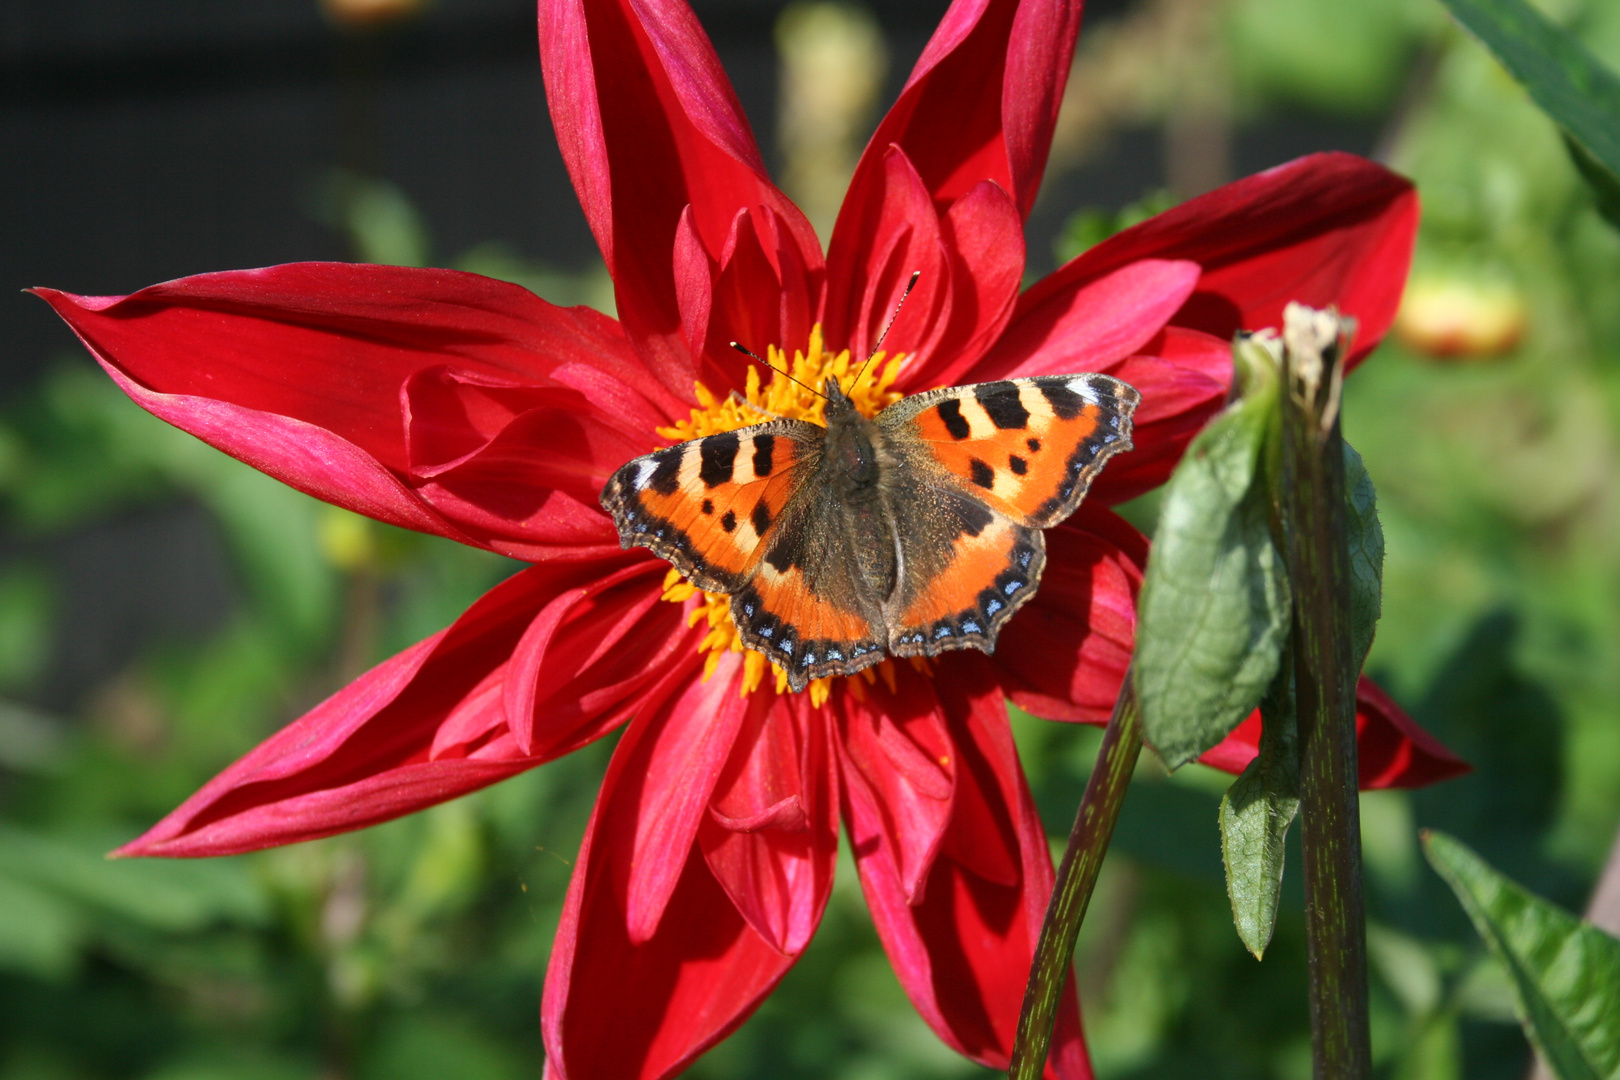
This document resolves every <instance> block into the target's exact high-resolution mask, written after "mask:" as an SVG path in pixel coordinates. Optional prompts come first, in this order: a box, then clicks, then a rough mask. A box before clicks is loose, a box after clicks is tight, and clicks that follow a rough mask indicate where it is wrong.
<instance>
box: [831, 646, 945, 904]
mask: <svg viewBox="0 0 1620 1080" xmlns="http://www.w3.org/2000/svg"><path fill="white" fill-rule="evenodd" d="M893 670H894V672H895V673H896V676H897V678H896V687H897V689H896V690H895V691H893V692H891V691H890V690H889V689H888V688H887V686H885V685H884V684H883V683H882V682H878V683H874V684H872V685H870V686H867V687H865V688H864V691H863V693H864V698H865V700H861V699H860V698H856V697H855V696H854V694H853V692H851V693H849V694H848V695H847V696H846V697H845V699H844V704H843V708H842V709H841V710H840V712H841V715H840V717H839V720H840V728H839V734H840V737H841V738H840V743H841V749H842V751H843V757H842V760H843V766H844V772H845V776H846V786H849V785H857V786H858V787H859V791H856V790H855V787H853V786H852V787H851V788H850V796H849V797H850V798H851V799H854V800H857V801H858V802H860V804H861V806H862V807H865V808H867V810H866V811H865V814H864V820H866V822H867V824H868V826H869V828H871V829H873V830H876V831H878V832H880V833H881V834H882V836H883V845H884V849H885V850H886V851H888V852H890V853H891V857H892V858H893V860H894V865H895V873H896V874H897V875H898V877H899V882H900V887H901V889H902V891H903V892H904V894H905V896H906V897H907V898H908V899H914V898H916V897H917V896H919V895H920V894H921V890H922V887H923V882H924V881H925V880H926V878H927V875H928V869H929V867H930V866H932V865H933V861H934V856H935V853H936V852H937V851H938V849H939V844H940V841H941V840H942V839H943V838H944V835H945V828H946V826H947V825H949V824H950V819H951V799H952V795H953V794H954V792H955V788H956V764H955V761H956V756H955V753H954V752H953V750H952V747H951V738H950V736H949V735H948V734H947V733H946V730H945V718H944V716H943V715H942V713H941V711H940V703H939V700H938V699H937V698H936V697H935V695H934V689H933V685H932V683H930V682H929V681H928V680H927V679H924V678H922V677H921V676H919V675H917V674H916V673H915V672H914V671H912V670H911V669H910V668H909V667H906V666H902V664H901V663H898V662H895V663H893Z"/></svg>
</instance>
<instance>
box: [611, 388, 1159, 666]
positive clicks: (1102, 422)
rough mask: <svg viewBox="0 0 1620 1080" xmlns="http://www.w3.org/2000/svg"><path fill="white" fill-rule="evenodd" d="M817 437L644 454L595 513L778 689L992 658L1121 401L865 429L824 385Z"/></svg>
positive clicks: (963, 399)
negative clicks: (723, 605) (728, 619)
mask: <svg viewBox="0 0 1620 1080" xmlns="http://www.w3.org/2000/svg"><path fill="white" fill-rule="evenodd" d="M825 393H826V397H827V405H826V410H825V420H826V426H825V427H822V426H820V425H817V424H813V423H810V422H809V421H806V420H792V419H781V420H773V421H770V422H768V423H764V424H759V425H756V426H753V427H747V428H742V429H739V430H737V431H730V432H724V433H722V434H719V435H710V436H706V437H704V438H701V439H694V440H692V441H690V442H686V443H681V444H679V445H676V446H671V447H668V448H666V449H663V450H659V451H656V452H654V453H652V454H648V455H646V456H645V457H640V458H636V459H635V460H633V461H631V462H629V463H628V464H626V465H624V466H623V467H622V468H620V469H619V470H618V472H616V473H614V475H613V477H612V478H611V479H610V480H609V481H608V483H607V485H606V487H604V488H603V491H602V505H603V507H604V508H606V509H607V510H608V511H609V512H610V513H611V514H612V515H613V518H614V521H615V523H616V524H617V526H618V529H619V537H620V541H621V543H622V544H623V545H624V546H625V547H632V546H638V545H639V546H644V547H648V548H651V549H652V550H653V551H654V552H656V553H657V554H658V555H660V556H662V557H664V558H666V559H668V560H669V561H670V562H671V563H673V564H674V565H675V566H676V568H677V569H679V570H680V571H681V572H682V573H683V574H685V575H686V577H687V578H688V579H689V580H691V581H692V583H693V584H694V585H696V586H698V587H699V588H701V589H704V590H707V591H709V592H718V593H727V594H730V596H731V598H732V599H731V612H732V618H733V620H734V622H735V623H736V625H737V629H738V633H739V634H740V635H741V637H742V640H743V642H744V643H745V644H746V645H748V646H749V647H750V648H754V649H757V650H759V651H760V652H762V653H764V654H765V655H766V656H768V657H769V658H770V659H771V660H773V661H775V662H776V663H777V664H778V665H779V666H780V667H781V668H782V669H783V670H784V671H785V672H786V673H787V679H788V685H789V686H791V687H792V688H793V689H794V690H800V689H803V688H804V686H806V685H807V684H808V683H809V681H810V680H811V679H816V678H822V677H824V676H827V675H848V674H852V673H854V672H856V671H859V670H861V669H862V668H865V667H870V666H871V665H873V664H876V663H878V662H879V661H880V660H882V659H883V658H884V657H885V656H934V655H937V654H938V653H940V652H943V651H945V650H947V649H960V648H967V647H975V648H979V649H982V650H983V651H985V652H990V651H991V650H993V649H994V648H995V641H996V635H997V633H998V632H999V630H1000V628H1001V626H1002V625H1003V624H1004V623H1005V622H1006V620H1007V619H1008V618H1009V617H1010V616H1011V615H1012V614H1013V613H1014V612H1015V611H1017V610H1018V608H1019V607H1021V606H1022V605H1023V604H1024V603H1025V602H1027V601H1028V599H1029V598H1030V597H1031V596H1032V595H1034V592H1035V589H1036V587H1037V586H1038V584H1039V582H1040V577H1041V570H1042V568H1043V566H1044V564H1045V558H1046V556H1045V543H1044V540H1043V538H1042V534H1041V530H1042V529H1044V528H1049V527H1050V526H1052V525H1055V524H1057V523H1058V522H1059V521H1061V520H1063V518H1065V517H1067V516H1068V515H1069V514H1070V513H1072V512H1073V511H1074V509H1075V507H1076V506H1078V505H1079V503H1080V500H1081V498H1082V497H1083V496H1084V494H1085V490H1086V488H1087V487H1088V486H1089V484H1090V482H1091V478H1092V477H1093V476H1094V475H1095V474H1096V472H1097V471H1098V470H1099V469H1100V468H1101V467H1102V465H1103V463H1104V462H1105V461H1106V460H1107V459H1108V458H1109V457H1110V456H1112V455H1113V454H1115V453H1117V452H1119V451H1121V450H1127V449H1129V448H1130V445H1131V443H1130V430H1131V414H1132V412H1133V410H1134V409H1135V407H1136V404H1137V402H1138V400H1139V397H1138V395H1137V393H1136V391H1135V390H1133V389H1132V388H1131V387H1129V386H1127V385H1126V384H1125V383H1122V382H1120V381H1118V380H1117V379H1113V378H1110V377H1108V376H1106V375H1063V376H1041V377H1037V378H1029V379H1009V380H1004V381H1001V382H995V383H982V384H979V385H976V386H963V387H951V388H948V389H944V390H934V391H930V392H928V393H924V394H917V395H914V396H912V397H908V398H904V399H902V400H900V401H898V402H896V403H895V404H893V405H891V406H889V407H888V408H887V409H884V410H883V411H882V412H880V413H878V415H877V416H875V417H871V418H868V417H866V416H864V415H862V414H861V413H860V412H859V411H857V410H856V408H855V406H854V404H853V403H852V402H851V401H850V399H849V398H848V397H847V396H845V395H844V393H843V392H842V391H841V390H840V389H839V387H838V384H837V382H836V381H834V380H831V379H829V380H828V381H827V384H826V387H825Z"/></svg>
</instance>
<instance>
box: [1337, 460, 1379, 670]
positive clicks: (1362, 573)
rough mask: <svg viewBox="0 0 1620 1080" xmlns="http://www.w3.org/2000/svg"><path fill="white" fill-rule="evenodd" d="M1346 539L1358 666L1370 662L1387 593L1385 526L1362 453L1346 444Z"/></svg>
mask: <svg viewBox="0 0 1620 1080" xmlns="http://www.w3.org/2000/svg"><path fill="white" fill-rule="evenodd" d="M1344 494H1345V511H1346V513H1345V517H1344V523H1345V539H1346V541H1347V543H1348V544H1349V547H1350V637H1351V641H1352V647H1353V648H1354V649H1355V651H1356V669H1357V670H1358V671H1359V670H1360V669H1361V665H1362V664H1364V663H1366V662H1367V650H1368V649H1371V648H1372V643H1373V632H1374V631H1376V630H1377V629H1378V616H1379V614H1380V613H1381V611H1382V609H1383V595H1384V527H1383V526H1382V525H1380V524H1379V523H1378V494H1377V492H1375V491H1374V490H1373V482H1372V477H1370V476H1368V475H1367V466H1366V465H1365V464H1363V463H1362V460H1361V455H1360V454H1358V453H1356V451H1355V448H1354V447H1352V446H1351V445H1350V444H1349V443H1345V444H1344Z"/></svg>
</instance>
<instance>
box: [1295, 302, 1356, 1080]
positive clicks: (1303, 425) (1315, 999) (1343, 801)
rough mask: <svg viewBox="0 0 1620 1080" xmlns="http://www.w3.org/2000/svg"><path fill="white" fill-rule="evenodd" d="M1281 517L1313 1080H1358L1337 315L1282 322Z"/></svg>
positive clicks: (1352, 759) (1298, 314) (1352, 755)
mask: <svg viewBox="0 0 1620 1080" xmlns="http://www.w3.org/2000/svg"><path fill="white" fill-rule="evenodd" d="M1285 320H1286V328H1285V331H1284V344H1285V348H1284V386H1285V392H1284V394H1283V421H1282V459H1283V461H1282V464H1283V469H1282V472H1283V483H1282V492H1281V501H1282V508H1281V509H1282V518H1283V521H1284V523H1285V526H1284V531H1285V533H1286V535H1287V541H1288V544H1287V546H1288V564H1289V567H1288V568H1289V577H1290V579H1291V580H1292V582H1293V590H1294V679H1295V693H1296V702H1297V705H1298V710H1299V748H1300V819H1301V821H1300V840H1301V844H1302V847H1303V851H1304V881H1305V932H1306V942H1307V956H1308V958H1309V964H1310V1004H1311V1056H1312V1064H1313V1074H1314V1076H1315V1077H1316V1080H1365V1078H1366V1077H1367V1076H1369V1075H1370V1074H1371V1070H1372V1050H1371V1043H1370V1040H1369V1037H1368V1024H1367V931H1366V911H1365V904H1364V900H1363V897H1362V881H1361V825H1360V816H1359V805H1360V804H1359V796H1358V793H1357V772H1356V676H1357V674H1358V672H1357V671H1356V660H1355V654H1354V649H1353V647H1352V644H1351V637H1350V554H1349V550H1348V545H1347V542H1346V532H1345V481H1344V438H1343V435H1342V433H1341V431H1340V427H1339V407H1338V406H1339V401H1338V387H1339V385H1340V378H1341V376H1342V369H1341V360H1342V353H1343V351H1344V347H1345V346H1346V345H1347V339H1346V338H1345V336H1344V329H1343V328H1342V327H1341V325H1340V323H1339V320H1338V318H1337V316H1335V315H1332V314H1331V313H1322V312H1311V311H1309V310H1308V309H1304V308H1297V306H1295V305H1290V310H1289V312H1288V313H1287V315H1286V316H1285Z"/></svg>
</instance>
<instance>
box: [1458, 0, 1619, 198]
mask: <svg viewBox="0 0 1620 1080" xmlns="http://www.w3.org/2000/svg"><path fill="white" fill-rule="evenodd" d="M1443 2H1444V3H1445V5H1446V7H1448V8H1450V9H1451V13H1452V14H1453V15H1455V16H1456V17H1457V21H1459V22H1461V23H1462V24H1463V25H1464V26H1466V27H1467V28H1468V29H1469V30H1471V31H1473V33H1474V34H1475V35H1476V36H1477V37H1478V38H1479V39H1480V41H1481V42H1483V43H1484V45H1485V47H1486V48H1487V49H1489V50H1490V51H1491V52H1492V53H1493V54H1495V56H1496V58H1497V59H1498V60H1500V61H1501V62H1502V65H1503V66H1504V67H1506V68H1507V69H1508V71H1510V72H1512V73H1513V77H1514V78H1515V79H1518V80H1519V82H1521V83H1523V84H1524V88H1525V89H1526V90H1528V91H1529V92H1530V96H1531V97H1532V98H1534V99H1535V102H1536V104H1537V105H1540V106H1541V108H1542V110H1543V111H1545V112H1546V113H1547V115H1548V116H1550V117H1552V118H1553V119H1554V120H1555V121H1557V122H1558V124H1559V125H1560V126H1561V127H1562V128H1563V129H1564V131H1565V132H1566V133H1567V134H1568V136H1569V138H1570V139H1571V140H1572V141H1573V142H1574V143H1575V144H1578V146H1579V148H1580V149H1581V150H1584V151H1585V152H1586V153H1585V154H1584V155H1582V154H1579V153H1577V154H1576V155H1575V163H1576V165H1578V166H1579V167H1580V169H1581V172H1582V174H1583V175H1585V176H1586V177H1587V179H1588V180H1589V181H1592V183H1593V187H1594V188H1595V189H1596V190H1597V194H1598V197H1599V202H1600V205H1602V204H1603V203H1604V198H1605V193H1613V192H1615V191H1620V77H1617V76H1616V75H1615V73H1614V72H1612V71H1610V70H1609V69H1608V68H1607V67H1605V66H1604V65H1603V64H1602V63H1601V62H1600V61H1599V60H1598V59H1597V57H1595V56H1593V55H1592V54H1591V52H1590V51H1588V50H1587V48H1586V46H1584V45H1582V44H1581V43H1580V42H1579V41H1577V40H1576V39H1575V38H1574V37H1572V36H1571V35H1570V34H1569V33H1568V32H1567V31H1565V30H1563V29H1562V28H1560V27H1559V26H1557V25H1555V24H1554V23H1552V22H1550V21H1549V20H1548V19H1547V17H1546V16H1544V15H1542V14H1541V13H1540V12H1539V11H1537V10H1535V9H1534V8H1532V7H1531V6H1530V5H1529V4H1527V3H1525V2H1524V0H1443ZM1594 176H1596V177H1597V179H1596V180H1594V179H1593V178H1594ZM1605 216H1610V215H1609V211H1608V210H1607V209H1606V210H1605ZM1611 220H1613V218H1612V217H1611Z"/></svg>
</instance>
